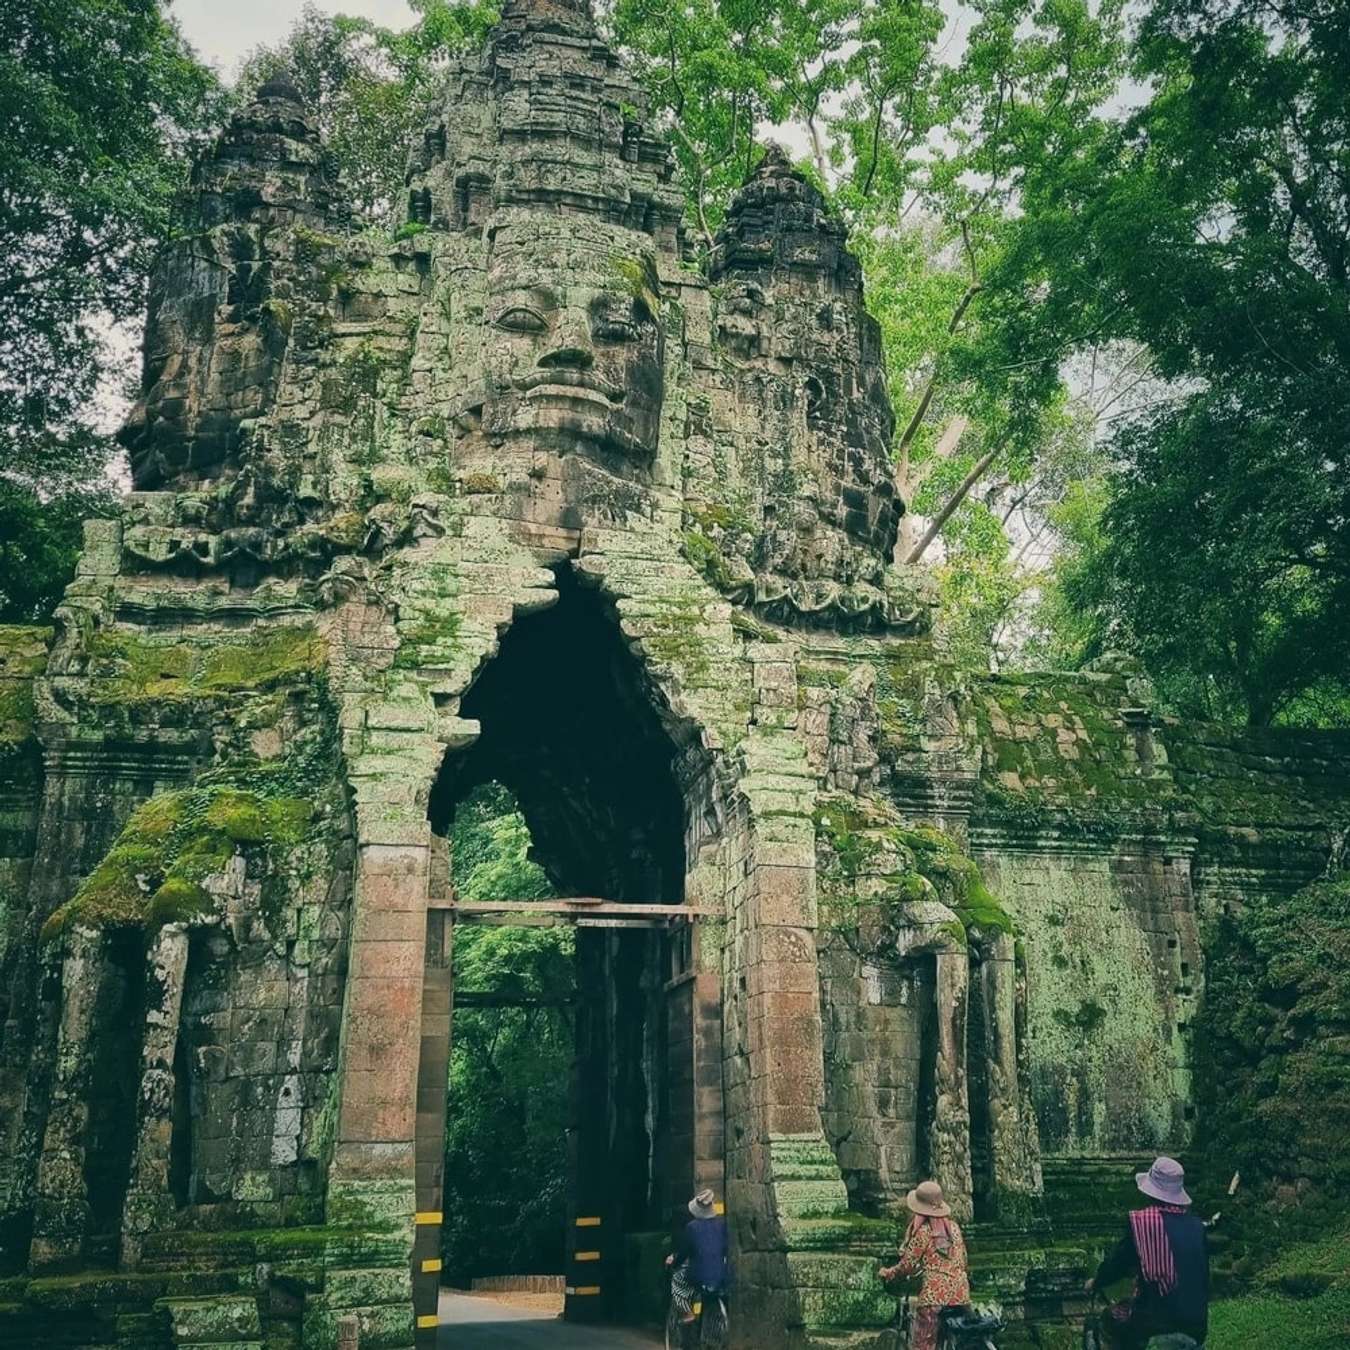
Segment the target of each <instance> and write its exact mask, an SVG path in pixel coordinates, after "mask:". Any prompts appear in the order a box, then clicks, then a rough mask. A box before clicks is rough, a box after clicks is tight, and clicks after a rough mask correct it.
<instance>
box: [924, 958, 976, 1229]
mask: <svg viewBox="0 0 1350 1350" xmlns="http://www.w3.org/2000/svg"><path fill="white" fill-rule="evenodd" d="M935 961H936V979H935V982H934V998H935V1000H936V1003H937V1038H936V1044H935V1046H934V1054H935V1062H934V1065H933V1120H932V1125H931V1126H930V1129H929V1135H928V1158H929V1164H930V1166H931V1168H932V1170H933V1175H934V1176H935V1177H936V1178H937V1180H938V1181H940V1182H941V1183H942V1189H943V1191H944V1192H946V1194H947V1196H948V1197H949V1199H950V1201H951V1206H952V1210H953V1212H954V1213H955V1214H956V1216H957V1218H959V1219H963V1220H967V1219H969V1218H970V1217H971V1214H972V1204H971V1192H972V1190H973V1181H972V1177H971V1167H970V1097H969V1094H968V1092H967V1088H966V1017H967V1014H968V1001H967V996H968V993H969V985H970V961H969V958H968V956H967V954H966V952H965V950H964V949H962V948H957V949H949V950H940V951H938V952H937V953H936V955H935Z"/></svg>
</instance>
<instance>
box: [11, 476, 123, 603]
mask: <svg viewBox="0 0 1350 1350" xmlns="http://www.w3.org/2000/svg"><path fill="white" fill-rule="evenodd" d="M112 505H113V498H112V494H111V493H109V492H104V491H100V490H98V489H96V488H87V487H82V486H72V487H69V488H64V489H62V490H61V491H60V492H58V493H57V494H56V495H55V496H50V495H43V494H41V493H39V492H38V490H37V489H36V488H35V487H33V486H32V485H31V484H29V483H26V482H23V481H18V480H15V479H9V478H3V477H0V622H4V623H32V622H34V621H39V620H42V619H45V618H47V617H48V616H49V615H50V614H51V613H52V611H53V610H54V609H55V608H56V606H57V604H58V603H59V601H60V599H61V593H62V592H63V591H64V590H65V588H66V586H67V585H68V584H69V582H70V580H71V578H72V577H73V576H74V575H75V561H76V559H77V558H78V557H79V553H80V546H81V543H82V542H83V538H84V521H85V520H87V519H88V518H90V517H92V516H100V515H105V514H107V512H108V511H109V510H110V509H111V508H112Z"/></svg>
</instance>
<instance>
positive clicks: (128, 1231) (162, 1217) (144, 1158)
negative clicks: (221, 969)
mask: <svg viewBox="0 0 1350 1350" xmlns="http://www.w3.org/2000/svg"><path fill="white" fill-rule="evenodd" d="M188 945H189V937H188V932H187V929H185V928H184V927H183V926H182V925H180V924H171V925H169V926H168V927H165V928H161V929H160V931H159V933H158V934H157V935H156V937H155V940H154V943H153V945H152V946H151V949H150V954H149V958H148V967H149V970H148V981H147V989H146V1010H145V1031H144V1033H143V1035H144V1039H143V1041H142V1044H141V1091H140V1098H139V1108H138V1118H137V1122H136V1152H135V1155H134V1156H133V1159H132V1164H131V1184H130V1186H129V1187H128V1188H127V1203H126V1206H125V1208H124V1211H123V1214H122V1264H123V1266H125V1267H127V1268H129V1269H134V1268H135V1267H136V1265H137V1264H138V1262H139V1260H140V1254H141V1242H142V1240H143V1238H144V1237H145V1235H146V1234H147V1233H149V1232H153V1231H154V1230H155V1229H156V1228H162V1227H165V1226H166V1225H167V1221H170V1220H172V1217H173V1212H174V1197H173V1196H172V1195H171V1194H170V1193H169V1159H170V1155H171V1152H172V1148H173V1125H174V1121H173V1103H174V1093H175V1090H176V1088H177V1087H178V1084H177V1083H176V1082H175V1078H174V1051H175V1049H176V1048H177V1044H178V1029H179V1022H180V1020H181V1017H182V1011H183V984H184V979H185V976H186V974H187V960H188Z"/></svg>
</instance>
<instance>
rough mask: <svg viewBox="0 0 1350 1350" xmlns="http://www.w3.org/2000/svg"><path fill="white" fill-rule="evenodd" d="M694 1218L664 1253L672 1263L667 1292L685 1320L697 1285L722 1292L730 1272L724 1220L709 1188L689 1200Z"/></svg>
mask: <svg viewBox="0 0 1350 1350" xmlns="http://www.w3.org/2000/svg"><path fill="white" fill-rule="evenodd" d="M689 1213H690V1214H692V1215H693V1218H691V1219H690V1220H689V1222H688V1223H686V1224H685V1226H684V1231H683V1232H682V1233H681V1234H680V1237H679V1241H678V1242H677V1243H676V1244H675V1251H674V1252H673V1253H672V1254H671V1255H670V1256H668V1257H666V1265H668V1266H674V1271H673V1272H672V1274H671V1279H670V1294H671V1297H672V1298H673V1299H674V1300H675V1302H676V1304H677V1305H678V1306H679V1309H680V1315H681V1316H682V1317H683V1319H684V1320H685V1321H686V1322H692V1321H693V1320H694V1299H695V1297H696V1295H697V1294H698V1291H699V1290H700V1289H706V1290H708V1291H709V1292H712V1293H722V1292H723V1291H724V1290H725V1289H726V1287H727V1281H728V1278H729V1276H730V1273H731V1268H730V1264H729V1259H728V1250H729V1247H730V1241H729V1237H728V1233H727V1221H726V1220H725V1219H724V1218H723V1217H722V1216H721V1215H720V1214H719V1213H718V1212H717V1203H716V1197H715V1196H714V1195H713V1192H712V1189H711V1188H705V1189H704V1190H701V1191H700V1192H699V1193H698V1194H697V1195H696V1196H695V1197H694V1198H693V1199H692V1200H691V1201H690V1202H689Z"/></svg>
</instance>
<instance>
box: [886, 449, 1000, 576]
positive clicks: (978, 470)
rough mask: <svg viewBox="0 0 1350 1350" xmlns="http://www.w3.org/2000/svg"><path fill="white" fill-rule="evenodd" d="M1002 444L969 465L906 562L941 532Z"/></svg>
mask: <svg viewBox="0 0 1350 1350" xmlns="http://www.w3.org/2000/svg"><path fill="white" fill-rule="evenodd" d="M1002 449H1003V446H1002V445H996V446H994V448H993V449H992V450H989V451H986V452H985V453H984V454H983V455H981V456H980V457H979V459H977V460H976V461H975V463H974V464H973V465H972V466H971V469H970V472H969V473H968V474H966V476H965V477H964V478H963V479H962V480H961V484H960V486H959V487H958V488H957V489H956V491H955V492H953V493H952V495H951V496H950V497H948V498H947V500H946V501H945V502H944V503H943V506H942V510H940V511H939V512H938V513H937V515H935V516H934V517H933V520H932V523H931V524H930V525H929V526H928V528H927V529H926V530H925V531H924V532H923V536H922V537H921V538H920V540H919V542H918V543H917V544H915V545H914V547H913V548H912V549H910V551H909V554H908V556H907V557H906V558H905V561H906V562H907V563H911V564H912V563H916V562H918V561H919V559H920V558H922V557H923V555H924V554H925V553H926V552H927V550H928V546H929V544H931V543H932V542H933V540H934V539H936V538H937V537H938V535H940V534H941V533H942V527H943V526H944V525H945V524H946V523H947V522H948V521H949V520H950V519H951V518H952V513H953V512H954V511H955V510H956V508H957V507H958V506H960V505H961V503H962V502H963V501H965V499H966V498H967V497H968V496H969V495H970V491H971V489H972V488H973V487H974V486H975V484H976V483H978V482H979V481H980V479H981V478H983V477H984V474H985V471H986V470H987V469H988V468H989V466H990V465H991V464H992V463H993V462H994V461H995V460H996V459H997V458H998V456H999V453H1000V452H1001V451H1002Z"/></svg>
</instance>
